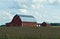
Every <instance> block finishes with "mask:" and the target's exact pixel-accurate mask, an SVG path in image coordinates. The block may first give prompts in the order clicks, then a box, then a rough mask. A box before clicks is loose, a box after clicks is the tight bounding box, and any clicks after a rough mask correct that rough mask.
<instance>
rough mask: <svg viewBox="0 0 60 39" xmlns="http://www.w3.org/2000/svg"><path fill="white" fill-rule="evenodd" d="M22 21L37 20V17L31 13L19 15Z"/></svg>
mask: <svg viewBox="0 0 60 39" xmlns="http://www.w3.org/2000/svg"><path fill="white" fill-rule="evenodd" d="M18 16H19V17H20V19H21V20H22V22H36V19H35V18H34V17H33V16H31V15H18Z"/></svg>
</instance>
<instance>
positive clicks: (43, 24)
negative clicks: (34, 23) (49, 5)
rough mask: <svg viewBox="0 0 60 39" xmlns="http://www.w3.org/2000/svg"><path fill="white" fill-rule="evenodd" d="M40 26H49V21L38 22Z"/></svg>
mask: <svg viewBox="0 0 60 39" xmlns="http://www.w3.org/2000/svg"><path fill="white" fill-rule="evenodd" d="M40 25H41V26H42V27H46V26H51V25H50V24H49V23H46V22H43V23H42V24H40Z"/></svg>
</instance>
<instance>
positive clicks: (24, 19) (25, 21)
mask: <svg viewBox="0 0 60 39" xmlns="http://www.w3.org/2000/svg"><path fill="white" fill-rule="evenodd" d="M36 25H37V22H36V19H35V18H34V17H33V16H29V15H18V14H17V15H15V16H14V17H13V19H12V21H11V22H10V23H6V26H7V27H9V26H36Z"/></svg>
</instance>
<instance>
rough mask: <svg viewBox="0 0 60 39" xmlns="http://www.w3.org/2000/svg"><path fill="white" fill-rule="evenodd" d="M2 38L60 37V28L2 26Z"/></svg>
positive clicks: (52, 38) (0, 30)
mask: <svg viewBox="0 0 60 39" xmlns="http://www.w3.org/2000/svg"><path fill="white" fill-rule="evenodd" d="M0 39H60V28H57V27H0Z"/></svg>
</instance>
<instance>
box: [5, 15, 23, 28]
mask: <svg viewBox="0 0 60 39" xmlns="http://www.w3.org/2000/svg"><path fill="white" fill-rule="evenodd" d="M6 26H8V27H9V26H22V21H21V19H20V18H19V16H17V15H16V16H14V17H13V19H12V21H11V22H10V23H7V24H6Z"/></svg>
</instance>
